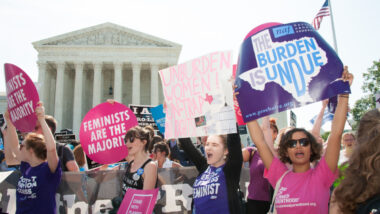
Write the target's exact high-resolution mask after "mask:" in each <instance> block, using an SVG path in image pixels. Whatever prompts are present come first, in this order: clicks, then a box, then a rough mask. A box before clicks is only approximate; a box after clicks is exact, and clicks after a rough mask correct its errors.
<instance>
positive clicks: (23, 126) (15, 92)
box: [4, 63, 40, 132]
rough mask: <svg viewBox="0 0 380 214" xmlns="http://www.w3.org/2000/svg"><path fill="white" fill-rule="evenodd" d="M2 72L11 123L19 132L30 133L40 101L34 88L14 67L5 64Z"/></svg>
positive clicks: (18, 69)
mask: <svg viewBox="0 0 380 214" xmlns="http://www.w3.org/2000/svg"><path fill="white" fill-rule="evenodd" d="M4 70H5V81H6V90H7V101H8V111H9V115H10V118H11V121H12V123H13V124H14V125H15V126H16V128H17V129H18V130H20V131H21V132H31V131H33V130H34V127H35V126H36V122H37V116H36V114H35V112H34V110H35V109H36V107H37V103H38V102H39V101H40V98H39V96H38V92H37V89H36V86H35V85H34V83H33V81H32V80H31V79H30V78H29V76H28V75H27V74H26V73H25V72H24V71H23V70H21V68H19V67H17V66H16V65H13V64H9V63H6V64H4Z"/></svg>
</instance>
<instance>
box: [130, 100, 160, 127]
mask: <svg viewBox="0 0 380 214" xmlns="http://www.w3.org/2000/svg"><path fill="white" fill-rule="evenodd" d="M129 108H130V109H131V110H132V112H133V114H134V115H135V116H136V118H137V122H138V123H139V126H141V127H145V126H149V125H151V126H152V127H153V128H154V130H158V127H157V125H156V123H155V122H154V119H153V116H152V112H151V109H152V108H153V106H150V105H135V104H129Z"/></svg>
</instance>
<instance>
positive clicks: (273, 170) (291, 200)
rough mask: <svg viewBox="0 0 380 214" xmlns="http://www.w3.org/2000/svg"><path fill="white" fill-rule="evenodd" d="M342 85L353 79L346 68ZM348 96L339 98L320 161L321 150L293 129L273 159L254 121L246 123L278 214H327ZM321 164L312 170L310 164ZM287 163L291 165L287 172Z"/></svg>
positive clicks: (283, 137) (303, 133) (304, 135)
mask: <svg viewBox="0 0 380 214" xmlns="http://www.w3.org/2000/svg"><path fill="white" fill-rule="evenodd" d="M342 79H343V81H349V83H350V85H351V83H352V79H353V76H352V74H350V73H348V70H347V67H345V68H344V72H343V74H342ZM348 97H349V95H348V94H340V95H338V104H337V108H336V111H335V115H334V119H333V122H332V126H331V134H330V137H329V139H328V145H327V149H326V153H325V155H324V156H322V158H321V154H322V146H321V144H319V143H317V141H316V140H315V138H314V137H313V135H312V134H310V133H309V132H308V131H306V130H305V129H300V128H294V129H292V130H290V131H288V132H286V133H285V134H284V135H283V136H282V138H281V141H280V144H279V150H278V155H279V159H278V158H276V157H274V155H273V153H272V151H271V150H270V148H269V146H268V145H267V143H266V140H265V138H264V135H263V132H262V130H261V128H260V126H259V125H258V122H257V121H250V122H248V123H247V126H248V129H249V132H250V135H251V138H252V140H253V142H255V144H256V146H257V149H258V151H259V152H260V156H261V159H262V160H263V162H264V165H265V168H266V171H265V172H264V175H265V177H266V178H267V179H268V181H269V183H270V184H271V185H272V186H273V187H274V188H275V187H276V191H275V195H274V196H273V198H274V207H275V209H276V211H277V213H279V214H285V213H315V214H327V213H328V203H329V199H330V186H331V185H332V183H333V182H334V180H335V179H336V177H337V164H338V159H339V151H340V140H341V136H342V132H343V129H344V125H345V122H346V115H347V110H348ZM319 159H320V161H319V162H318V163H317V164H316V165H315V167H312V162H313V161H316V160H319ZM286 163H289V164H291V169H290V170H289V169H288V167H287V166H286Z"/></svg>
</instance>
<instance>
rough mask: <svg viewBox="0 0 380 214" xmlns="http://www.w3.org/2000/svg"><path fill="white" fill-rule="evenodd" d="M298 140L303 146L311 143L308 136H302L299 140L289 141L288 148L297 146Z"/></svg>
mask: <svg viewBox="0 0 380 214" xmlns="http://www.w3.org/2000/svg"><path fill="white" fill-rule="evenodd" d="M297 142H299V143H300V145H301V146H303V147H306V146H308V145H309V144H310V141H309V139H307V138H301V139H298V140H289V141H288V143H287V146H288V148H296V147H297Z"/></svg>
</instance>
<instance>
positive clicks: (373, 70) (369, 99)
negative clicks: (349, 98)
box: [351, 60, 380, 129]
mask: <svg viewBox="0 0 380 214" xmlns="http://www.w3.org/2000/svg"><path fill="white" fill-rule="evenodd" d="M363 78H364V82H363V86H362V90H363V92H364V96H363V98H361V99H359V100H357V101H356V102H355V106H354V108H353V109H352V110H351V112H352V114H353V119H354V121H355V122H354V124H353V127H352V128H353V129H356V127H357V124H358V122H359V120H360V118H362V116H363V114H364V113H366V112H367V111H368V110H371V109H374V108H375V106H376V101H375V94H377V93H380V60H379V61H374V62H373V65H372V67H370V68H368V72H367V73H363Z"/></svg>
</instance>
